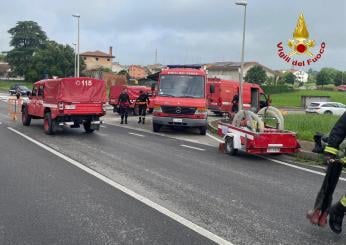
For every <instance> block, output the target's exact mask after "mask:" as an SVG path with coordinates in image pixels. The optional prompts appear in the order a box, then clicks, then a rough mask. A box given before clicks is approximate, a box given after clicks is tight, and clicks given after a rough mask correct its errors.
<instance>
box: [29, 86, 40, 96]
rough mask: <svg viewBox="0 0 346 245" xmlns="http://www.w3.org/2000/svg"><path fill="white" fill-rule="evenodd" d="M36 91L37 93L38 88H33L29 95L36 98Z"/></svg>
mask: <svg viewBox="0 0 346 245" xmlns="http://www.w3.org/2000/svg"><path fill="white" fill-rule="evenodd" d="M37 91H38V88H37V87H36V86H34V87H33V88H32V93H31V95H32V96H37Z"/></svg>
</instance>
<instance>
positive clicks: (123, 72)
mask: <svg viewBox="0 0 346 245" xmlns="http://www.w3.org/2000/svg"><path fill="white" fill-rule="evenodd" d="M118 75H124V76H126V78H127V80H129V79H130V74H129V72H128V71H127V70H121V71H119V72H118Z"/></svg>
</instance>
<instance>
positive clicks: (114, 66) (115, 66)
mask: <svg viewBox="0 0 346 245" xmlns="http://www.w3.org/2000/svg"><path fill="white" fill-rule="evenodd" d="M122 70H125V71H127V70H128V67H127V66H124V65H120V64H119V63H113V64H112V72H114V73H119V72H120V71H122Z"/></svg>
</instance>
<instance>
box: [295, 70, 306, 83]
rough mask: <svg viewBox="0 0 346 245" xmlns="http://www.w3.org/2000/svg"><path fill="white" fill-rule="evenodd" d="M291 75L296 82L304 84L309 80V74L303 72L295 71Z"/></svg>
mask: <svg viewBox="0 0 346 245" xmlns="http://www.w3.org/2000/svg"><path fill="white" fill-rule="evenodd" d="M293 75H294V76H295V77H296V80H297V82H299V83H306V82H307V81H308V78H309V74H308V73H307V72H305V71H295V72H293Z"/></svg>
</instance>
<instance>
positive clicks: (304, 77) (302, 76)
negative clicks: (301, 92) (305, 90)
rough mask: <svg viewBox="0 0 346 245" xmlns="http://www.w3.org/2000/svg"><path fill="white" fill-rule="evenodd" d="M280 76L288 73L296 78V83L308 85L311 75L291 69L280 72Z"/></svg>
mask: <svg viewBox="0 0 346 245" xmlns="http://www.w3.org/2000/svg"><path fill="white" fill-rule="evenodd" d="M278 72H279V73H280V74H285V73H287V72H290V73H293V75H294V76H295V78H296V81H297V82H298V83H300V84H301V83H306V82H307V81H308V78H309V74H308V73H307V72H305V71H302V70H294V69H290V70H280V71H278Z"/></svg>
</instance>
